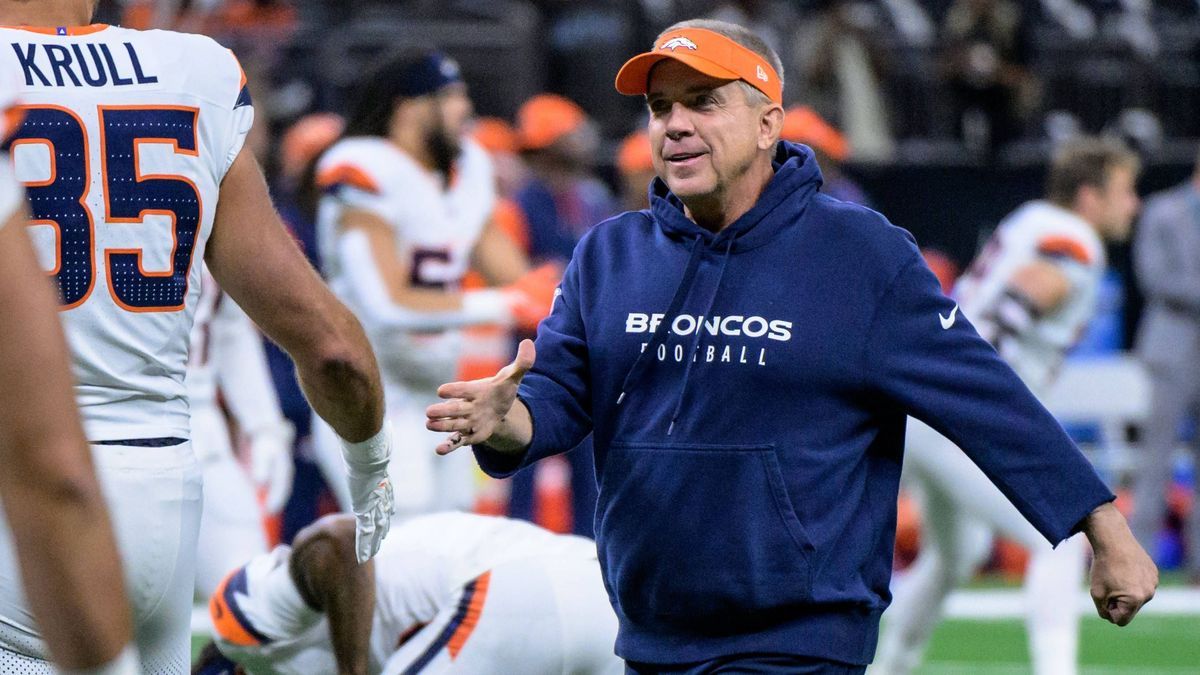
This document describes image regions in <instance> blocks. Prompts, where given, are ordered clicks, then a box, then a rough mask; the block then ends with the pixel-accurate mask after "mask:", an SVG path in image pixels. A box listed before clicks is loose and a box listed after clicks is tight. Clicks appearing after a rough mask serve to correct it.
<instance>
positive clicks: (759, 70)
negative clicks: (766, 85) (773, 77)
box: [754, 66, 768, 82]
mask: <svg viewBox="0 0 1200 675" xmlns="http://www.w3.org/2000/svg"><path fill="white" fill-rule="evenodd" d="M754 68H755V71H754V74H755V75H757V76H758V79H760V80H762V81H763V82H766V81H767V80H768V78H767V71H765V70H763V67H762V66H754Z"/></svg>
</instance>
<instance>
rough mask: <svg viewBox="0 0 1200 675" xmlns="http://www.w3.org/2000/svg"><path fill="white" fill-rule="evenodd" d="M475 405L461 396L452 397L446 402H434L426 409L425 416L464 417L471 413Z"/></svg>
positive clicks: (435, 417) (434, 417) (432, 417)
mask: <svg viewBox="0 0 1200 675" xmlns="http://www.w3.org/2000/svg"><path fill="white" fill-rule="evenodd" d="M473 408H474V406H472V405H470V403H469V402H468V401H464V400H463V399H460V398H455V399H451V400H449V401H446V402H444V403H434V404H433V405H431V406H429V407H428V408H426V409H425V416H426V417H428V418H430V419H438V418H439V417H463V416H466V415H469V414H470V413H471V410H472V409H473Z"/></svg>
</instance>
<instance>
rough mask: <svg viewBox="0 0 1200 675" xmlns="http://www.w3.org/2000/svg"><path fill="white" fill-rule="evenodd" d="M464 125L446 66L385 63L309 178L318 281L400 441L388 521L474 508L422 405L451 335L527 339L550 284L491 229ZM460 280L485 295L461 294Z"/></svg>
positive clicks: (452, 352)
mask: <svg viewBox="0 0 1200 675" xmlns="http://www.w3.org/2000/svg"><path fill="white" fill-rule="evenodd" d="M471 112H472V106H471V100H470V99H469V98H468V97H467V89H466V85H465V84H464V83H463V81H462V77H461V75H460V73H459V70H458V66H457V65H456V64H455V63H454V62H453V61H452V60H450V59H449V58H447V57H445V56H443V55H441V54H438V53H426V54H421V55H418V56H415V57H394V58H389V59H387V60H385V61H384V62H382V63H381V64H380V65H379V66H378V67H376V68H375V69H373V70H372V71H371V72H369V73H367V75H366V76H365V77H364V78H363V80H362V83H361V86H360V89H359V92H358V99H357V101H356V102H355V104H354V106H353V109H352V111H351V114H350V115H349V117H348V118H347V122H346V129H345V131H344V132H343V134H342V138H341V140H339V141H338V142H337V143H335V144H334V145H333V146H332V147H330V148H329V149H328V150H327V151H326V152H325V153H324V154H323V155H322V156H321V158H320V159H319V160H318V162H317V165H316V170H315V183H316V186H317V187H318V188H319V189H320V190H321V191H322V192H323V197H322V198H321V200H320V203H319V210H318V217H317V238H318V244H319V247H320V251H321V260H322V264H323V267H324V272H325V275H326V277H327V278H328V279H329V280H330V286H331V287H332V288H333V289H334V291H335V292H336V293H337V294H338V295H339V296H340V297H341V298H342V299H343V300H344V301H345V302H346V304H347V305H349V306H350V308H351V309H352V310H353V311H354V312H355V313H356V314H357V315H358V317H359V319H360V320H362V322H363V325H364V326H365V327H366V331H367V335H368V336H369V338H370V339H371V342H372V344H373V345H374V346H375V350H376V353H377V354H378V355H379V358H380V363H381V366H382V371H383V378H384V386H385V396H386V399H387V410H388V418H389V419H390V420H391V422H392V426H393V428H394V429H395V430H396V433H397V434H399V435H398V436H397V439H398V442H397V448H398V449H397V452H396V453H395V454H394V455H393V457H392V467H391V476H392V481H393V482H394V483H395V484H396V485H397V486H398V487H397V490H396V498H397V503H396V505H397V515H411V514H415V513H423V512H429V511H436V510H444V509H470V508H471V507H472V505H473V502H474V467H473V466H472V463H471V461H470V458H469V457H467V458H462V457H459V458H452V459H450V460H449V461H447V460H446V459H439V458H438V457H436V456H435V455H434V453H433V449H434V448H435V447H436V446H437V444H438V442H440V440H441V437H440V435H438V434H435V433H432V432H429V431H427V430H426V429H425V423H424V415H425V413H424V411H425V406H427V405H429V404H430V403H432V402H434V401H436V400H437V393H436V392H437V387H438V384H440V383H441V382H443V381H445V379H446V378H447V377H451V378H452V377H453V375H454V373H455V372H456V368H457V362H458V358H459V354H460V351H461V348H462V332H461V330H460V329H461V328H462V327H465V326H471V325H478V324H501V325H513V324H519V325H525V326H529V327H532V326H533V325H536V323H537V320H538V319H540V318H541V317H542V316H544V315H545V314H546V313H548V311H549V306H550V300H551V297H552V294H553V292H554V285H555V284H556V283H557V272H555V271H554V270H551V269H546V268H543V269H540V270H534V271H533V272H529V270H528V263H527V261H526V257H525V255H524V254H523V253H522V252H521V251H520V250H519V249H518V248H517V246H516V245H515V244H514V243H513V241H512V240H511V239H510V238H509V237H507V236H506V235H505V234H504V233H503V232H501V231H500V230H499V228H498V227H497V226H496V224H495V221H494V219H493V211H494V209H495V205H496V185H495V178H494V176H493V173H492V166H491V162H490V160H489V159H488V157H487V154H486V153H485V152H484V150H483V149H482V148H480V147H479V145H478V144H477V143H475V141H473V140H471V139H470V138H468V137H467V135H466V132H467V123H468V121H469V120H470V117H471ZM468 267H472V268H474V269H475V270H476V271H478V272H479V273H480V274H481V275H482V276H483V277H484V279H486V280H487V282H488V283H489V284H491V285H492V287H490V288H486V289H478V290H470V291H462V290H461V289H460V284H461V282H462V278H463V276H464V275H465V274H466V272H467V268H468ZM314 434H315V437H314V438H315V441H316V448H317V453H318V457H319V458H320V460H321V462H322V465H323V467H324V470H325V471H326V473H327V474H328V473H334V472H336V471H339V470H340V469H338V468H337V452H336V447H337V446H336V444H335V443H333V442H332V441H333V437H332V435H331V434H330V433H329V429H328V428H327V427H326V426H325V425H320V424H318V425H317V428H316V429H315V431H314ZM334 483H335V484H336V481H334ZM337 493H338V497H339V500H340V501H341V502H342V504H343V505H345V504H346V503H347V497H348V495H346V493H345V490H344V489H339V490H337Z"/></svg>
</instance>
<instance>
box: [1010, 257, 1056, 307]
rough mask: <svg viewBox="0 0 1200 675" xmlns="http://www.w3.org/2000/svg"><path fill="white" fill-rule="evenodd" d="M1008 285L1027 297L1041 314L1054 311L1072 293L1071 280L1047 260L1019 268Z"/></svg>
mask: <svg viewBox="0 0 1200 675" xmlns="http://www.w3.org/2000/svg"><path fill="white" fill-rule="evenodd" d="M1008 286H1009V288H1010V289H1011V290H1013V291H1015V292H1017V293H1019V294H1020V295H1021V296H1022V297H1024V298H1025V299H1027V300H1028V301H1029V303H1030V304H1031V305H1032V306H1033V308H1034V309H1035V310H1036V311H1037V312H1038V313H1039V314H1046V313H1048V312H1052V311H1054V309H1055V308H1057V307H1058V306H1059V305H1061V304H1062V303H1063V301H1064V300H1066V299H1067V296H1068V295H1070V293H1071V280H1070V279H1068V278H1067V275H1065V274H1063V272H1062V270H1060V269H1059V268H1058V267H1057V266H1055V264H1054V263H1052V262H1050V261H1047V260H1036V261H1034V262H1032V263H1029V264H1028V265H1026V266H1024V267H1022V268H1020V269H1018V270H1017V271H1016V272H1015V273H1014V274H1013V276H1012V278H1011V279H1009V281H1008Z"/></svg>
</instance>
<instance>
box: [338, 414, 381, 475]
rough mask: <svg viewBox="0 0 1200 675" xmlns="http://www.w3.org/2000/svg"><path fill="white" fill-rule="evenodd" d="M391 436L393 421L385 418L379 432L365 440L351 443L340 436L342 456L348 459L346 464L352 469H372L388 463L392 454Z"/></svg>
mask: <svg viewBox="0 0 1200 675" xmlns="http://www.w3.org/2000/svg"><path fill="white" fill-rule="evenodd" d="M391 437H392V423H391V422H389V421H388V420H384V421H383V427H381V428H380V429H379V433H377V434H375V435H374V436H372V437H370V438H368V439H367V440H365V441H359V442H358V443H351V442H350V441H347V440H346V439H344V438H339V440H340V441H341V442H342V458H343V459H345V460H346V466H347V467H349V468H350V470H352V471H354V470H358V471H371V470H374V469H377V468H378V467H379V465H380V464H387V462H388V460H389V459H391V456H392V444H391Z"/></svg>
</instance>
